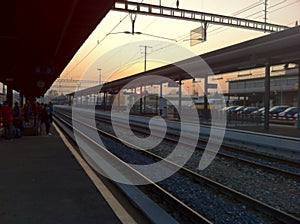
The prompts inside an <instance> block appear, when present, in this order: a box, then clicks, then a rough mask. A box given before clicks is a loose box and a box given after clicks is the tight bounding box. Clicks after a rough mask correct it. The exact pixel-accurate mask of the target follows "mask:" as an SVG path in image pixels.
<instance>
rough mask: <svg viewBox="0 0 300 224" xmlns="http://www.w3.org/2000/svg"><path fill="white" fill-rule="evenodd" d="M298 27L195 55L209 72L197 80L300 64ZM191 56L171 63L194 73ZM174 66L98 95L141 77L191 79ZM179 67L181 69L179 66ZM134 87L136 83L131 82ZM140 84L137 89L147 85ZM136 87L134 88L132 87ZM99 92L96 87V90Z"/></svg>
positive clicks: (122, 81) (118, 83)
mask: <svg viewBox="0 0 300 224" xmlns="http://www.w3.org/2000/svg"><path fill="white" fill-rule="evenodd" d="M299 40H300V26H296V27H293V28H289V29H286V30H284V31H280V32H276V33H271V34H268V35H265V36H263V37H259V38H255V39H252V40H249V41H245V42H242V43H239V44H235V45H232V46H229V47H225V48H222V49H218V50H215V51H212V52H209V53H205V54H202V55H199V56H200V57H201V58H202V59H203V60H204V61H205V62H206V63H207V64H208V65H209V67H210V68H211V70H207V69H205V70H198V71H197V78H204V77H206V76H210V75H218V74H224V73H229V72H235V71H242V70H248V69H255V68H261V67H264V66H265V65H266V64H267V63H268V64H269V65H270V66H273V65H280V64H286V63H297V64H298V63H299V62H300V41H299ZM199 56H195V57H192V58H189V59H186V60H183V61H179V62H178V63H175V65H176V64H177V65H187V66H189V68H190V70H193V69H198V65H197V63H198V62H199V60H198V57H199ZM175 65H174V64H170V65H166V66H163V67H159V68H156V69H153V70H149V71H146V72H141V73H139V74H136V75H132V76H129V77H125V78H122V79H118V80H115V81H112V82H108V83H106V84H104V86H103V87H102V88H101V92H109V91H116V90H118V89H121V88H122V87H123V86H125V85H127V84H128V83H130V82H131V81H133V80H137V79H138V78H140V77H143V76H150V75H159V76H162V77H167V78H169V79H172V80H174V81H178V80H184V79H191V78H192V77H191V76H190V75H189V74H187V73H186V72H184V71H183V70H181V69H180V68H179V67H178V66H175ZM180 67H181V66H180ZM134 83H135V85H136V84H137V82H134ZM151 84H155V83H151V79H149V83H145V80H143V82H142V83H139V84H138V86H139V85H141V86H144V85H151ZM133 87H137V86H132V88H133ZM99 89H100V87H99Z"/></svg>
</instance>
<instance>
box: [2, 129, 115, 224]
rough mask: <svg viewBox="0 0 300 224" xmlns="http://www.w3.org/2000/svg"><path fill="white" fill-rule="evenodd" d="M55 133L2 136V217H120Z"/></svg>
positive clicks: (8, 222) (9, 223) (8, 221)
mask: <svg viewBox="0 0 300 224" xmlns="http://www.w3.org/2000/svg"><path fill="white" fill-rule="evenodd" d="M51 131H52V130H51ZM52 133H53V135H52V136H24V137H22V138H20V139H13V140H12V141H10V140H6V141H4V140H1V141H0V180H1V182H0V223H1V224H16V223H20V224H24V223H26V224H35V223H36V224H47V223H49V224H54V223H60V224H66V223H68V224H69V223H72V224H77V223H83V224H89V223H101V224H102V223H120V221H119V219H118V218H117V216H116V215H115V213H114V212H113V211H112V209H111V208H110V207H109V205H108V204H107V202H106V201H105V199H104V198H103V197H102V195H101V194H100V193H99V192H98V190H97V189H96V187H95V186H94V185H93V183H92V182H91V180H90V179H89V177H88V176H87V175H86V174H85V172H84V171H83V169H82V168H81V167H80V165H79V164H78V163H77V161H76V160H75V158H74V157H73V156H72V154H71V152H70V151H69V150H68V149H67V147H66V146H65V145H64V143H63V142H62V140H61V139H60V137H59V135H58V134H57V133H55V131H52Z"/></svg>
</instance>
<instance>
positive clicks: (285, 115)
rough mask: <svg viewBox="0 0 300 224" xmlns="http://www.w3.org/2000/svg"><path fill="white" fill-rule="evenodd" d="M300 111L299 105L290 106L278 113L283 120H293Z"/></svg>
mask: <svg viewBox="0 0 300 224" xmlns="http://www.w3.org/2000/svg"><path fill="white" fill-rule="evenodd" d="M299 112H300V110H299V108H298V107H289V108H287V109H286V110H284V111H282V112H280V113H279V114H278V116H279V117H278V118H279V119H281V120H293V119H295V118H296V117H297V116H296V115H297V114H298V113H299Z"/></svg>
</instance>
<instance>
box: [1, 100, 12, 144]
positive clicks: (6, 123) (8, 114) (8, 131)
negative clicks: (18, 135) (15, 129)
mask: <svg viewBox="0 0 300 224" xmlns="http://www.w3.org/2000/svg"><path fill="white" fill-rule="evenodd" d="M13 115H14V111H13V109H12V107H11V106H10V105H9V103H8V102H7V101H5V102H4V106H3V107H2V122H3V127H4V137H5V139H11V137H12V124H13Z"/></svg>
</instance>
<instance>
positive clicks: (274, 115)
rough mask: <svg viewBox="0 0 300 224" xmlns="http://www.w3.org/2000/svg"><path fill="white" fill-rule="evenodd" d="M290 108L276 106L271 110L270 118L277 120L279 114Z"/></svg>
mask: <svg viewBox="0 0 300 224" xmlns="http://www.w3.org/2000/svg"><path fill="white" fill-rule="evenodd" d="M287 108H289V106H286V105H280V106H274V107H272V108H271V109H270V110H269V117H270V118H277V117H278V114H279V113H280V112H282V111H284V110H286V109H287Z"/></svg>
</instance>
